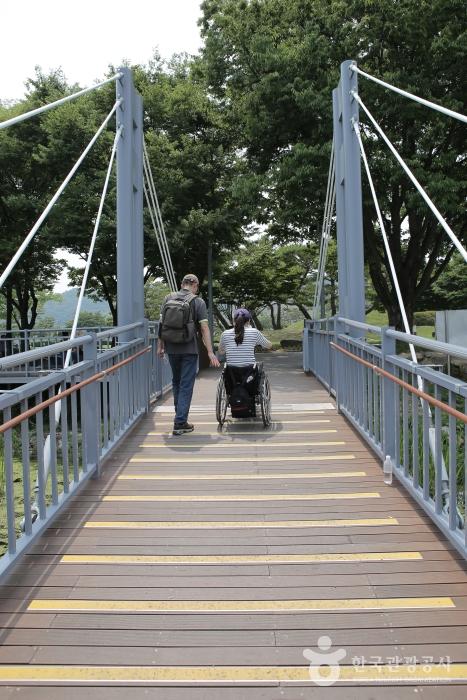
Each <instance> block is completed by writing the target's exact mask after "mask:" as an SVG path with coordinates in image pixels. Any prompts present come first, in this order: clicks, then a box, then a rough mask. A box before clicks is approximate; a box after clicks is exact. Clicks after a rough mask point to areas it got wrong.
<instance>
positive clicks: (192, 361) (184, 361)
mask: <svg viewBox="0 0 467 700" xmlns="http://www.w3.org/2000/svg"><path fill="white" fill-rule="evenodd" d="M169 362H170V366H171V368H172V389H173V394H174V404H175V420H174V425H182V424H183V423H186V422H187V419H188V411H189V410H190V404H191V397H192V396H193V387H194V385H195V378H196V370H197V368H198V355H196V354H195V355H193V354H182V355H173V354H170V355H169Z"/></svg>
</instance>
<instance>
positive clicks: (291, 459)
mask: <svg viewBox="0 0 467 700" xmlns="http://www.w3.org/2000/svg"><path fill="white" fill-rule="evenodd" d="M330 459H340V460H347V459H355V455H352V454H342V455H325V454H323V455H304V456H303V457H253V456H252V455H251V454H248V455H245V456H244V457H131V459H129V460H128V461H129V462H131V463H141V462H143V463H145V464H147V463H148V462H157V463H164V464H165V463H169V462H187V463H188V464H193V463H195V462H202V463H206V462H222V463H224V462H319V461H321V460H326V461H327V460H330Z"/></svg>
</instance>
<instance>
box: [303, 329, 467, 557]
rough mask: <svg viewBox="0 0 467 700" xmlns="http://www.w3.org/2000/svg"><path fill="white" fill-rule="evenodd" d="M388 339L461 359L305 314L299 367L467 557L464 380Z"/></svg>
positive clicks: (433, 345)
mask: <svg viewBox="0 0 467 700" xmlns="http://www.w3.org/2000/svg"><path fill="white" fill-rule="evenodd" d="M358 335H360V337H354V336H358ZM369 341H371V342H369ZM396 342H399V343H404V344H408V343H413V344H414V345H415V346H416V347H419V348H425V349H427V350H431V351H436V352H440V353H443V354H444V355H445V356H446V358H447V357H458V358H461V359H464V360H467V350H466V349H464V348H462V347H459V346H455V345H451V344H448V343H440V342H438V341H435V340H429V339H426V338H420V337H418V336H414V335H409V334H407V333H401V332H399V331H395V330H394V329H392V328H389V327H385V328H380V327H379V326H372V325H369V324H366V323H359V322H355V321H351V320H349V319H345V318H340V317H334V318H331V319H320V320H317V321H306V323H305V329H304V338H303V366H304V370H305V371H308V372H312V373H313V374H314V375H315V376H316V377H317V378H318V379H319V380H320V381H321V382H322V384H323V385H324V386H325V387H326V388H327V389H328V390H329V392H330V393H331V394H333V395H334V396H335V397H336V403H337V407H338V410H339V411H340V412H341V413H342V414H343V415H344V416H345V417H346V418H347V419H348V420H349V422H350V423H351V424H352V425H353V426H354V428H356V430H357V431H358V432H359V433H360V434H361V435H362V437H363V438H364V439H365V440H366V441H367V443H368V444H369V445H370V447H371V448H372V449H373V451H374V452H375V453H376V454H377V455H378V457H380V458H381V459H382V460H383V459H384V458H385V457H386V456H389V457H390V460H391V463H392V468H393V473H394V475H395V476H396V477H397V479H398V480H399V481H400V482H401V483H402V484H403V485H404V486H405V487H406V488H407V490H408V491H409V492H410V493H411V495H412V496H413V497H414V498H415V499H416V501H417V502H418V503H419V505H421V506H422V508H424V510H425V511H426V512H427V513H428V515H429V516H430V517H431V518H432V520H433V521H434V522H435V523H436V525H437V526H438V527H439V528H440V530H441V531H442V532H443V533H444V534H445V535H446V536H447V537H448V538H449V539H450V541H451V542H453V544H454V545H455V546H456V547H457V549H458V550H459V551H460V552H461V553H462V554H463V556H465V557H466V558H467V532H466V529H465V507H466V503H465V500H466V497H465V493H466V471H467V449H466V443H467V424H466V421H467V415H466V414H467V383H466V382H464V381H462V380H460V379H456V378H454V377H451V376H449V375H448V374H445V373H444V372H442V371H438V370H435V369H433V368H432V367H430V366H426V365H419V364H416V363H414V362H413V361H411V360H409V359H407V357H405V356H404V355H403V354H397V352H396ZM420 386H421V387H422V389H420ZM421 390H422V395H420V391H421ZM423 394H425V395H426V398H424V396H423ZM446 406H447V409H446V408H444V407H446ZM451 409H452V410H451Z"/></svg>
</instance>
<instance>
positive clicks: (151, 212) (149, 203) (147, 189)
mask: <svg viewBox="0 0 467 700" xmlns="http://www.w3.org/2000/svg"><path fill="white" fill-rule="evenodd" d="M143 166H144V178H143V188H144V195H145V197H146V203H147V206H148V210H149V215H150V217H151V222H152V227H153V229H154V234H155V236H156V241H157V246H158V248H159V253H160V256H161V260H162V266H163V268H164V272H165V276H166V279H167V283H168V285H169V287H170V290H171V291H175V288H174V283H173V279H172V273H171V269H170V264H169V262H168V260H167V255H166V251H165V247H164V244H163V242H162V236H161V231H160V228H159V222H158V219H157V215H156V213H155V205H154V201H153V194H152V190H151V187H150V184H149V177H148V175H147V165H146V160H145V159H144V158H143Z"/></svg>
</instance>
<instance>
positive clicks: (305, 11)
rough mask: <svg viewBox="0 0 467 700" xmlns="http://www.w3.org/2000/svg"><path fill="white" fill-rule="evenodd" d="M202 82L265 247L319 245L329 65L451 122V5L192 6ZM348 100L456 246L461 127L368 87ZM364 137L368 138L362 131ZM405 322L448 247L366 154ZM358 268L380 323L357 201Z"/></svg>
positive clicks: (368, 204) (370, 247)
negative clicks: (375, 124) (358, 100)
mask: <svg viewBox="0 0 467 700" xmlns="http://www.w3.org/2000/svg"><path fill="white" fill-rule="evenodd" d="M202 8H203V18H202V23H201V26H202V33H203V36H204V39H205V47H204V50H203V61H204V66H205V68H204V70H205V75H206V80H207V82H208V84H209V86H210V88H211V90H212V91H213V92H214V94H215V95H216V97H217V99H218V100H219V101H220V102H221V103H222V104H223V105H224V107H225V109H226V110H227V112H228V114H229V116H230V121H231V123H234V124H235V125H236V133H237V135H238V146H239V148H242V149H243V152H244V154H245V160H246V161H247V163H248V166H249V167H250V168H251V171H252V173H253V176H252V182H254V185H252V189H255V190H256V192H258V191H259V192H260V193H261V194H260V195H259V196H258V197H257V199H256V219H257V220H258V221H260V222H263V223H264V224H265V225H266V227H267V231H268V233H269V234H270V235H271V236H273V237H274V238H275V239H276V240H282V241H284V240H289V241H290V240H309V239H310V238H311V239H313V238H314V239H316V238H317V236H318V235H319V233H318V232H319V230H320V221H321V218H322V209H323V206H324V194H325V188H326V175H327V165H328V159H329V152H330V143H331V137H332V106H331V90H332V88H333V87H335V86H336V85H337V82H338V79H339V65H340V63H341V62H342V61H343V60H345V59H348V58H355V59H357V61H358V63H359V65H360V66H361V67H362V68H363V69H364V70H366V71H368V72H369V73H372V74H374V75H377V76H379V77H381V78H383V79H385V80H387V81H388V82H391V83H393V84H396V85H399V86H401V87H405V88H406V89H408V90H410V91H413V92H416V93H419V94H421V95H423V96H424V97H426V98H428V99H431V100H433V101H435V102H439V103H442V104H444V105H446V106H447V107H451V108H453V109H455V110H458V111H463V105H464V99H465V93H466V90H465V76H466V74H467V71H463V70H460V69H459V67H460V65H465V43H464V38H465V35H464V34H463V32H464V27H465V23H466V18H467V17H466V12H467V9H466V5H465V3H463V2H461V0H421V1H420V2H418V3H414V2H412V0H400V1H399V2H394V0H380V2H378V3H375V2H373V1H372V0H350V1H349V2H347V3H344V2H342V0H288V1H287V2H284V1H283V0H240V1H238V0H205V2H204V3H203V5H202ZM360 92H361V94H362V96H363V99H364V101H365V103H366V104H367V105H368V106H369V107H370V108H371V110H372V111H373V112H374V114H375V116H376V118H377V120H378V121H379V122H380V124H381V125H382V127H383V128H384V130H385V131H386V132H387V133H388V135H389V137H390V138H391V139H392V140H393V141H394V142H395V144H396V147H397V148H398V149H399V150H400V151H401V153H402V155H403V157H404V158H405V159H406V160H407V162H408V163H409V165H410V167H411V168H412V169H414V171H415V174H416V175H417V177H419V179H420V180H421V181H422V182H423V184H424V185H425V186H426V188H427V190H428V192H429V194H430V195H431V196H432V197H433V199H434V201H435V202H436V205H437V206H438V208H439V209H440V210H441V211H442V213H443V215H444V216H445V217H446V219H447V221H448V223H449V224H450V225H451V226H452V228H453V229H454V230H455V231H456V233H457V235H458V236H459V237H460V238H461V239H462V240H464V241H465V239H466V222H465V218H463V212H462V204H463V202H462V191H463V188H464V186H465V182H464V181H465V157H464V156H463V155H462V154H463V153H464V151H465V142H464V136H463V127H462V125H461V124H460V123H458V122H456V121H455V120H449V119H447V118H446V117H442V116H441V115H439V114H437V113H435V112H432V111H431V110H426V109H422V108H421V107H420V106H418V105H416V104H414V103H412V102H410V101H408V100H405V99H404V98H402V97H399V96H395V95H393V94H392V93H389V92H388V91H385V90H383V89H382V88H380V87H379V86H376V85H374V84H373V83H370V82H369V81H364V80H363V79H361V81H360ZM366 131H367V132H368V134H369V135H370V136H371V129H369V128H367V129H366ZM367 149H368V152H369V157H370V163H371V168H372V172H373V175H374V178H375V181H376V183H377V190H378V195H379V198H380V205H381V208H382V211H383V215H384V219H385V224H386V228H387V231H388V235H389V239H390V247H391V251H392V253H393V256H394V261H395V266H396V270H397V273H398V277H399V281H400V285H401V289H402V293H403V296H404V300H405V302H406V306H407V312H408V316H409V319H410V320H411V319H412V316H413V311H414V309H415V307H416V304H417V300H419V299H420V298H421V296H422V295H423V293H424V292H425V291H426V290H427V289H428V288H429V287H430V286H431V285H432V284H433V283H434V282H435V281H436V279H437V277H438V276H439V275H440V274H442V271H443V269H444V267H445V266H446V265H447V264H448V263H449V259H450V257H451V255H452V253H453V246H452V244H451V242H450V241H449V239H448V238H447V236H446V234H445V233H444V232H443V231H441V230H440V227H439V226H438V225H437V223H436V221H435V219H434V217H433V215H432V214H431V212H429V211H428V210H427V208H426V205H425V204H424V203H423V202H422V201H421V200H420V198H419V195H418V193H416V192H414V189H413V187H412V186H411V185H410V184H409V183H408V181H407V178H406V176H405V175H404V174H403V172H402V171H401V169H400V168H399V166H397V165H394V162H393V160H392V156H390V154H388V152H387V150H386V147H385V146H384V144H381V142H379V141H378V140H376V139H370V140H368V141H367ZM364 236H365V250H366V260H367V263H368V267H369V271H370V274H371V278H372V281H373V284H374V286H375V289H376V290H377V293H378V296H379V298H380V299H381V301H382V303H383V304H384V306H385V308H386V309H387V311H388V315H389V321H390V323H391V324H394V325H397V326H400V313H399V309H398V305H397V300H396V295H395V291H394V288H393V284H392V282H391V278H390V274H389V263H388V260H387V256H386V254H385V252H384V249H383V246H382V242H381V234H380V231H379V230H378V225H377V220H376V216H375V212H374V208H373V205H372V200H371V197H370V196H369V191H368V190H367V189H366V188H365V190H364Z"/></svg>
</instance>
